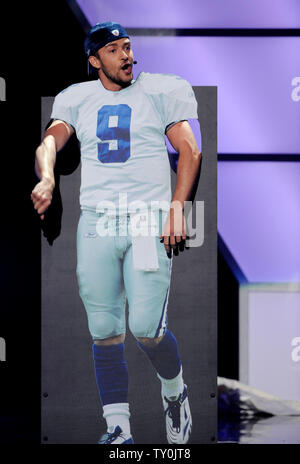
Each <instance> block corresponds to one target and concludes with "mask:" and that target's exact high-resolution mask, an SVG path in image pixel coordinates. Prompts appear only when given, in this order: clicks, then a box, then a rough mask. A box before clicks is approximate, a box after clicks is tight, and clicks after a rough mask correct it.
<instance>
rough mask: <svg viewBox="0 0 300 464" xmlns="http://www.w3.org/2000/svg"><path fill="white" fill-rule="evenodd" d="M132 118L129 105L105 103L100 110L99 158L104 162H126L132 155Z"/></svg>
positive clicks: (98, 130)
mask: <svg viewBox="0 0 300 464" xmlns="http://www.w3.org/2000/svg"><path fill="white" fill-rule="evenodd" d="M130 119H131V108H130V107H129V106H128V105H104V106H102V108H101V109H100V110H99V111H98V120H97V137H99V139H100V140H101V142H100V143H98V159H99V161H101V162H102V163H125V161H127V160H128V158H129V157H130Z"/></svg>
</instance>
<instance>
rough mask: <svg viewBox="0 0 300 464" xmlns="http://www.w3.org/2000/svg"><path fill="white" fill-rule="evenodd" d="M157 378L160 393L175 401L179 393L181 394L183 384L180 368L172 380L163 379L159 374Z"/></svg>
mask: <svg viewBox="0 0 300 464" xmlns="http://www.w3.org/2000/svg"><path fill="white" fill-rule="evenodd" d="M157 377H158V378H159V380H160V381H161V393H162V395H163V396H166V397H167V398H169V399H172V400H176V399H177V398H178V396H179V395H180V393H182V392H183V388H184V382H183V378H182V366H181V367H180V372H179V374H178V375H177V376H176V377H174V378H173V379H164V378H163V377H161V376H160V375H159V374H157Z"/></svg>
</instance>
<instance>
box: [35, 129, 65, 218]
mask: <svg viewBox="0 0 300 464" xmlns="http://www.w3.org/2000/svg"><path fill="white" fill-rule="evenodd" d="M73 132H74V129H73V128H72V127H71V126H70V125H69V124H67V123H66V122H64V121H59V120H55V121H53V123H52V124H51V126H50V127H49V128H48V129H47V130H46V132H45V134H44V137H43V140H42V142H41V144H40V145H39V146H38V148H37V149H36V153H35V172H36V175H37V176H38V178H39V179H40V182H38V183H37V184H36V186H35V187H34V189H33V190H32V193H31V199H32V202H33V205H34V208H35V210H36V211H37V212H38V214H40V215H41V216H40V217H41V219H44V213H45V211H46V209H47V208H48V207H49V206H50V203H51V200H52V192H53V189H54V186H55V181H54V165H55V161H56V153H57V152H58V151H59V150H61V149H62V148H63V147H64V145H65V144H66V143H67V141H68V140H69V138H70V137H71V135H72V134H73Z"/></svg>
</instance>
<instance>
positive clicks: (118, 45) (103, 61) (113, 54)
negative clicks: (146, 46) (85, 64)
mask: <svg viewBox="0 0 300 464" xmlns="http://www.w3.org/2000/svg"><path fill="white" fill-rule="evenodd" d="M90 58H92V57H90ZM93 58H96V60H97V62H95V64H94V63H93V62H92V63H91V64H92V65H94V66H95V67H96V68H98V70H99V71H100V74H99V76H100V77H101V80H103V79H104V81H105V82H106V83H107V82H108V83H109V82H112V83H113V84H117V85H118V86H120V87H121V88H124V87H127V86H128V85H130V83H131V81H132V79H133V75H132V62H133V53H132V50H131V45H130V40H129V39H128V38H123V39H118V40H115V41H114V42H110V43H109V44H107V45H105V47H102V48H100V49H99V50H98V52H97V56H96V57H93Z"/></svg>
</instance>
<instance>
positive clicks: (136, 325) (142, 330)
mask: <svg viewBox="0 0 300 464" xmlns="http://www.w3.org/2000/svg"><path fill="white" fill-rule="evenodd" d="M128 325H129V330H130V332H131V333H132V335H133V336H134V337H135V338H153V337H154V335H153V334H152V330H151V327H149V326H147V324H146V323H145V322H144V323H143V322H141V321H134V320H130V319H129V321H128Z"/></svg>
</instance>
